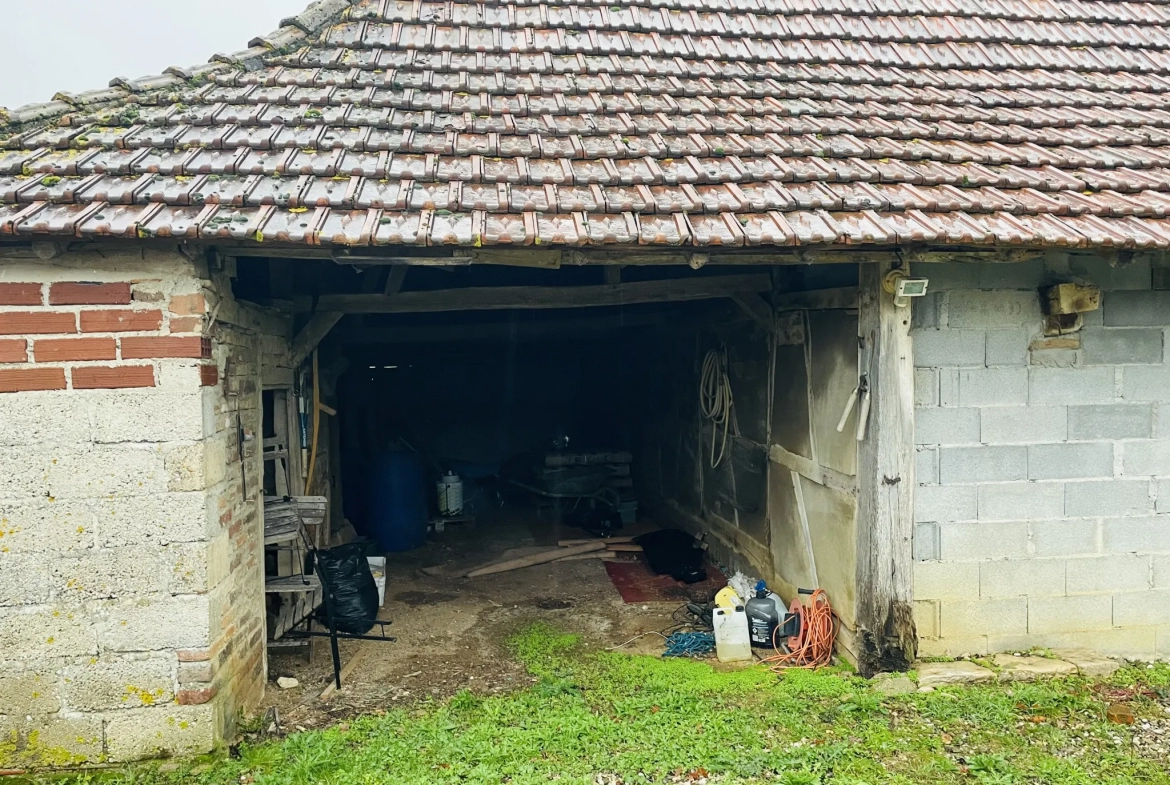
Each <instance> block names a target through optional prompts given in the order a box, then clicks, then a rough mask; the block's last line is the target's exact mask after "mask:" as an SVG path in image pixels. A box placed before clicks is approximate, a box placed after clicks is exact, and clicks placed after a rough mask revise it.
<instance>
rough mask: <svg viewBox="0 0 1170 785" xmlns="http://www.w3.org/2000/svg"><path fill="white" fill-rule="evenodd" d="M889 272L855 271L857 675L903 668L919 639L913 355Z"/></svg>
mask: <svg viewBox="0 0 1170 785" xmlns="http://www.w3.org/2000/svg"><path fill="white" fill-rule="evenodd" d="M889 269H890V267H889V266H888V265H885V264H873V263H871V264H863V265H861V268H860V287H859V288H860V290H861V291H860V300H861V303H860V313H859V327H858V329H859V333H860V338H861V343H862V346H861V357H860V363H861V366H860V367H861V372H862V373H866V372H867V369H868V377H869V391H870V400H871V409H870V415H869V427H868V432H867V433H866V434H865V437H864V440H863V441H862V442H861V443H860V444H859V445H858V456H857V460H858V471H857V480H858V488H859V493H858V504H857V628H856V630H857V635H858V640H859V652H858V660H859V661H858V666H859V669H860V670H861V672H862V674H864V675H867V676H868V675H870V674H872V673H875V672H878V671H885V670H905V669H906V668H908V667H910V664H911V663H913V662H914V658H915V655H916V653H917V649H918V637H917V632H916V631H915V628H914V617H913V614H912V612H911V608H912V601H913V598H914V596H913V584H912V570H913V566H914V562H913V557H912V552H911V538H912V536H913V533H914V357H913V352H912V345H911V340H910V307H905V308H898V307H896V306H895V305H894V299H893V295H891V294H889V293H888V292H886V291H885V290H884V289H883V288H882V280H883V278H884V277H885V274H886V272H888V270H889Z"/></svg>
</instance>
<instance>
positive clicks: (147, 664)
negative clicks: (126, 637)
mask: <svg viewBox="0 0 1170 785" xmlns="http://www.w3.org/2000/svg"><path fill="white" fill-rule="evenodd" d="M61 676H62V679H61V685H62V686H61V693H62V697H63V698H64V699H65V705H66V706H67V707H68V709H69V710H71V711H106V710H110V709H133V708H138V707H140V706H154V705H159V704H163V703H170V702H171V701H173V700H174V699H175V692H174V686H175V676H174V666H173V665H172V663H171V659H170V658H169V657H136V656H133V655H131V656H125V655H123V656H116V655H115V656H107V657H101V658H95V659H92V660H86V661H85V662H82V663H78V664H74V665H69V666H67V667H66V668H65V669H64V670H63V671H62V673H61Z"/></svg>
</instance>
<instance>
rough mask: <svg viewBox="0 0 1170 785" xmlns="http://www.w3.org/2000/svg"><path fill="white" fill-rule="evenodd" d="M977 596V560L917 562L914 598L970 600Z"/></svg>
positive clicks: (915, 566)
mask: <svg viewBox="0 0 1170 785" xmlns="http://www.w3.org/2000/svg"><path fill="white" fill-rule="evenodd" d="M978 596H979V563H978V562H937V561H934V562H917V563H916V564H915V565H914V599H915V600H972V599H975V598H976V597H978Z"/></svg>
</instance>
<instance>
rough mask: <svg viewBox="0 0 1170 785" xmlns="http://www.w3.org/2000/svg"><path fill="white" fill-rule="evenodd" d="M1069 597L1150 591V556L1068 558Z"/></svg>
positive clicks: (1126, 555)
mask: <svg viewBox="0 0 1170 785" xmlns="http://www.w3.org/2000/svg"><path fill="white" fill-rule="evenodd" d="M1065 575H1066V577H1067V582H1066V586H1067V587H1068V593H1069V594H1100V593H1106V594H1107V593H1109V592H1124V591H1144V590H1146V589H1149V588H1150V557H1149V556H1138V555H1133V554H1125V555H1115V556H1089V557H1085V558H1081V559H1069V560H1068V566H1067V568H1066V572H1065Z"/></svg>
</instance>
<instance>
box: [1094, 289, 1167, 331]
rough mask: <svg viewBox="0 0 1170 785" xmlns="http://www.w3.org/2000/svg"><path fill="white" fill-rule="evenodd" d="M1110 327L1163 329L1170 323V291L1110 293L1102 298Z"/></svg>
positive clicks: (1106, 320)
mask: <svg viewBox="0 0 1170 785" xmlns="http://www.w3.org/2000/svg"><path fill="white" fill-rule="evenodd" d="M1101 307H1102V309H1103V310H1104V314H1105V324H1106V325H1108V326H1110V327H1163V326H1165V325H1166V324H1167V323H1170V318H1167V314H1170V291H1162V290H1146V291H1139V292H1110V293H1109V295H1108V296H1106V297H1103V298H1102V302H1101Z"/></svg>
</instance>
